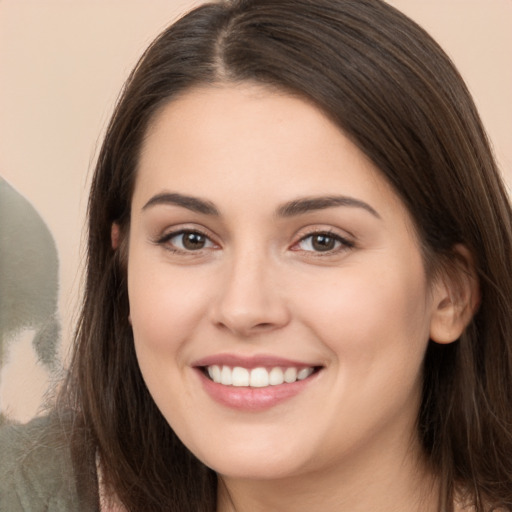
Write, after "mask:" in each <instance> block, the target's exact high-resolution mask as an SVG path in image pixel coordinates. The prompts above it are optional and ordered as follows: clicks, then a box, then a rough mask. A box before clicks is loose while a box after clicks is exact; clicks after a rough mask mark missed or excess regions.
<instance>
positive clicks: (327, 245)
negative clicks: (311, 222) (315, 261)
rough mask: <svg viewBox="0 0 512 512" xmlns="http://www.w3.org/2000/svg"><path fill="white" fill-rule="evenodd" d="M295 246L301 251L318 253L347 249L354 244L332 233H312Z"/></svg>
mask: <svg viewBox="0 0 512 512" xmlns="http://www.w3.org/2000/svg"><path fill="white" fill-rule="evenodd" d="M297 246H298V248H299V249H300V250H301V251H306V252H317V253H318V252H336V251H339V250H343V249H349V248H350V247H353V246H354V244H353V243H352V242H350V241H349V240H345V239H344V238H342V237H341V236H339V235H335V234H333V233H312V234H311V235H308V236H305V237H304V238H303V239H302V240H300V241H299V243H298V244H297Z"/></svg>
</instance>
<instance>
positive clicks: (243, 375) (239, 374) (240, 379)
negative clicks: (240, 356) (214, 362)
mask: <svg viewBox="0 0 512 512" xmlns="http://www.w3.org/2000/svg"><path fill="white" fill-rule="evenodd" d="M224 368H228V367H227V366H224ZM231 383H232V384H233V386H248V385H249V370H247V369H245V368H241V367H240V366H235V367H234V368H233V371H232V372H231ZM222 384H224V382H222Z"/></svg>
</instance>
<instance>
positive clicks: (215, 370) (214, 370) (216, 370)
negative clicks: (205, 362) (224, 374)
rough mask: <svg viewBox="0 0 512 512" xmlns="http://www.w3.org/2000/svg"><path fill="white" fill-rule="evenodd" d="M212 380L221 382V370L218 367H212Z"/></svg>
mask: <svg viewBox="0 0 512 512" xmlns="http://www.w3.org/2000/svg"><path fill="white" fill-rule="evenodd" d="M212 379H213V382H221V380H220V368H219V367H218V366H217V365H213V366H212Z"/></svg>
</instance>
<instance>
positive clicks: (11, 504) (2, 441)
mask: <svg viewBox="0 0 512 512" xmlns="http://www.w3.org/2000/svg"><path fill="white" fill-rule="evenodd" d="M85 510H87V512H91V510H94V508H93V509H91V507H88V508H86V507H85V506H84V504H83V503H81V502H80V500H79V497H78V493H77V487H76V479H75V476H74V472H73V468H72V464H71V455H70V449H69V445H68V444H67V443H66V442H65V436H63V435H57V434H56V433H55V428H52V424H51V423H50V421H49V420H48V418H37V419H34V420H32V421H31V422H30V423H28V424H26V425H5V426H3V427H2V428H0V512H75V511H76V512H83V511H85Z"/></svg>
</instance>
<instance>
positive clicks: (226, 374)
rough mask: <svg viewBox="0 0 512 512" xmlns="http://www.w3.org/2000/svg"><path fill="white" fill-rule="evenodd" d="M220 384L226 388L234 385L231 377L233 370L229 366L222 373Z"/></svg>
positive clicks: (223, 368) (224, 367)
mask: <svg viewBox="0 0 512 512" xmlns="http://www.w3.org/2000/svg"><path fill="white" fill-rule="evenodd" d="M220 382H221V383H222V384H224V386H229V385H230V384H233V380H232V377H231V369H230V368H229V366H223V367H222V371H221V372H220Z"/></svg>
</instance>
